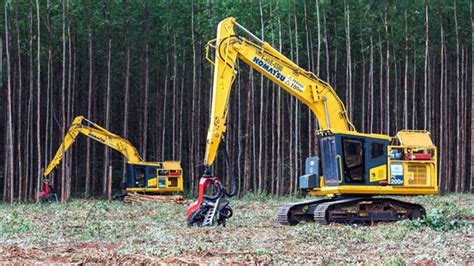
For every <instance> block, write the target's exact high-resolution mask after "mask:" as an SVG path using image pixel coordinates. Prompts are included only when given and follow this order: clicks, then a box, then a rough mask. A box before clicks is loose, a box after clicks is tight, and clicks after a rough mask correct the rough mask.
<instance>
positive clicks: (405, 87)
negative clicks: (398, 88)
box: [403, 0, 408, 129]
mask: <svg viewBox="0 0 474 266" xmlns="http://www.w3.org/2000/svg"><path fill="white" fill-rule="evenodd" d="M407 1H408V0H405V17H404V18H405V50H404V58H405V59H404V61H405V62H404V63H405V68H404V78H403V127H404V128H405V129H408V19H407V17H408V16H407V13H408V11H407V10H408V8H407V5H408V3H407Z"/></svg>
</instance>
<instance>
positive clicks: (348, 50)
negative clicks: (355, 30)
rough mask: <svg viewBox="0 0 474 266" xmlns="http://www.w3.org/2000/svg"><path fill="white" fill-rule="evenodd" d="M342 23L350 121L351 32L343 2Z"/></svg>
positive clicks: (345, 3) (346, 5)
mask: <svg viewBox="0 0 474 266" xmlns="http://www.w3.org/2000/svg"><path fill="white" fill-rule="evenodd" d="M344 21H345V27H344V29H345V35H346V105H347V111H348V112H349V119H350V120H351V121H352V120H353V119H352V118H353V117H352V114H353V110H352V59H351V31H350V14H349V4H348V2H347V0H344Z"/></svg>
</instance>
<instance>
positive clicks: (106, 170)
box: [102, 0, 112, 196]
mask: <svg viewBox="0 0 474 266" xmlns="http://www.w3.org/2000/svg"><path fill="white" fill-rule="evenodd" d="M105 5H106V11H105V12H106V20H107V29H106V31H107V33H106V36H107V85H106V86H107V87H106V91H105V128H106V129H109V128H110V119H111V118H110V97H111V96H110V93H111V79H112V62H111V61H112V26H111V23H112V22H111V13H112V2H111V1H110V0H109V1H107V3H106V4H105ZM109 157H110V151H109V148H108V147H104V166H103V169H104V171H103V177H102V194H103V195H104V196H106V194H107V190H108V187H109V185H108V184H107V182H108V180H109V176H110V175H111V174H112V173H111V169H110V167H109V164H110V162H109V160H110V158H109Z"/></svg>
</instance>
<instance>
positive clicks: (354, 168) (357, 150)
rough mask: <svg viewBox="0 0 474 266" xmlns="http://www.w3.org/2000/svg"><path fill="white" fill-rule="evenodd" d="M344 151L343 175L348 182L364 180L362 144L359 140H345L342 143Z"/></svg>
mask: <svg viewBox="0 0 474 266" xmlns="http://www.w3.org/2000/svg"><path fill="white" fill-rule="evenodd" d="M342 143H343V149H344V174H345V176H346V177H347V178H348V179H349V181H350V182H361V181H363V180H364V142H363V140H360V139H349V138H345V139H343V141H342Z"/></svg>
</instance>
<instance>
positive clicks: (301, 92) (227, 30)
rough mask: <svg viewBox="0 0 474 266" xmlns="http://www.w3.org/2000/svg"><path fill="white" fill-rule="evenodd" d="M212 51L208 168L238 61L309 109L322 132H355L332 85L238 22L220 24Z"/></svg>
mask: <svg viewBox="0 0 474 266" xmlns="http://www.w3.org/2000/svg"><path fill="white" fill-rule="evenodd" d="M235 28H238V29H240V30H242V31H243V32H244V33H245V34H246V35H248V36H249V37H250V38H251V39H253V41H255V43H254V42H251V41H250V40H248V39H246V38H244V37H241V36H238V35H236V32H235ZM209 48H214V49H215V58H214V60H211V59H210V58H209V56H207V58H208V60H209V61H210V62H211V63H212V64H213V65H214V80H213V89H212V105H211V118H210V119H211V121H210V125H209V130H208V134H207V142H206V153H205V156H204V164H206V165H211V164H212V163H213V162H214V159H215V157H216V153H217V150H218V147H219V144H220V140H221V138H222V135H223V134H224V133H225V131H226V125H225V124H226V119H227V111H228V105H229V97H230V92H231V89H232V84H233V82H234V80H235V76H236V75H237V70H236V60H237V59H240V60H241V61H243V62H244V63H246V64H247V65H249V66H250V67H252V68H253V69H256V70H257V71H259V72H260V73H262V74H263V75H264V76H266V77H267V78H268V79H270V80H271V81H273V82H274V83H275V84H276V85H278V86H279V87H280V88H282V89H284V90H285V91H287V92H288V93H290V94H291V95H293V96H294V97H296V98H297V99H298V100H300V101H301V102H302V103H303V104H305V105H306V106H308V107H309V108H310V110H311V111H312V113H313V114H314V115H315V116H316V118H317V119H318V122H319V126H320V128H321V129H322V130H332V131H337V132H345V131H355V128H354V126H353V125H352V123H351V122H350V121H349V118H348V116H347V112H346V109H345V107H344V104H343V103H342V101H341V99H340V98H339V97H338V96H337V94H336V93H335V91H334V89H333V88H332V87H331V86H330V85H329V84H328V83H326V82H324V81H323V80H321V79H320V78H318V77H317V76H316V75H314V74H313V73H311V72H309V71H306V70H304V69H302V68H301V67H299V66H298V65H296V64H295V63H294V62H292V61H291V60H290V59H288V58H287V57H285V56H284V55H283V54H281V53H280V52H278V51H277V50H276V49H275V48H273V47H272V46H271V45H270V44H268V43H267V42H263V41H262V40H260V39H258V38H257V37H255V35H253V34H252V33H250V32H249V31H248V30H247V29H245V28H244V27H242V26H241V25H240V24H238V23H237V22H236V20H235V18H227V19H224V20H223V21H221V22H220V23H219V26H218V30H217V39H215V40H212V41H210V42H209V43H208V46H207V49H206V50H207V51H208V52H209ZM208 54H209V53H208Z"/></svg>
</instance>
